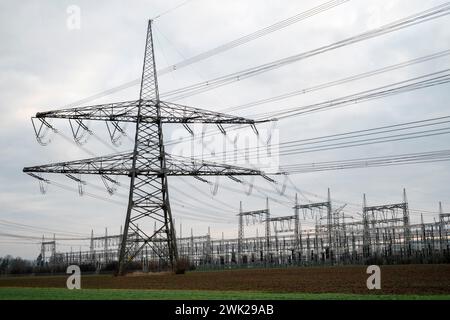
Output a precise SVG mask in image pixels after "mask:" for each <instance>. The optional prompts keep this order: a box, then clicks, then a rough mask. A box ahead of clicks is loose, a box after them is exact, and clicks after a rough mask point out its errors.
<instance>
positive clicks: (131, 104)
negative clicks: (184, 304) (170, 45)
mask: <svg viewBox="0 0 450 320" xmlns="http://www.w3.org/2000/svg"><path fill="white" fill-rule="evenodd" d="M48 118H64V119H69V122H70V125H71V129H72V133H73V135H74V138H75V140H76V141H77V142H79V141H80V139H81V136H82V134H81V133H83V132H86V131H87V132H90V131H89V129H88V128H87V127H86V125H85V124H84V123H83V121H84V120H99V121H105V122H106V124H107V126H108V132H109V134H110V137H111V140H112V141H113V142H114V141H115V140H116V138H117V134H118V133H123V130H122V128H121V127H120V122H133V123H135V124H136V133H135V139H134V149H133V151H132V152H127V153H119V154H114V155H111V156H105V157H96V158H90V159H83V160H77V161H70V162H61V163H54V164H49V165H42V166H35V167H26V168H24V169H23V171H24V172H26V173H29V174H30V175H31V176H33V177H35V178H38V179H40V182H42V181H48V180H45V179H43V178H42V177H40V176H39V175H36V174H34V173H62V174H66V175H67V176H68V177H69V178H71V179H73V180H76V181H78V182H79V183H80V182H81V179H78V178H76V177H75V176H73V174H97V175H101V176H102V178H104V179H107V180H109V181H112V182H114V180H113V179H112V178H110V177H109V176H111V175H125V176H129V177H130V179H131V181H130V192H129V199H128V208H127V212H126V218H125V225H124V232H123V237H122V242H121V248H120V255H119V274H123V273H124V272H125V270H126V266H127V264H128V263H129V262H131V261H132V260H133V259H134V258H135V257H136V256H137V255H138V254H139V253H140V252H141V251H142V249H143V248H145V247H149V248H150V249H151V250H153V251H154V252H155V253H156V254H157V256H159V257H160V258H161V259H162V260H163V261H166V262H168V263H170V265H171V266H172V268H173V267H174V266H175V265H176V261H177V259H178V255H177V247H176V239H175V229H174V226H173V223H172V212H171V209H170V202H169V190H168V183H167V177H168V176H195V177H197V176H201V175H206V176H208V175H225V176H229V177H231V178H232V177H233V176H235V175H262V176H263V177H265V178H266V179H269V180H270V178H268V177H266V176H265V175H264V173H263V172H261V171H259V170H254V169H248V168H243V167H238V166H231V165H224V164H217V163H214V162H205V161H197V160H195V159H191V158H189V159H188V158H184V157H180V156H173V155H169V154H167V153H166V152H165V151H164V141H163V130H162V125H163V124H164V123H181V124H183V125H184V126H187V124H189V123H214V124H217V126H219V128H220V129H221V130H223V128H222V127H221V125H222V124H249V125H251V126H252V128H253V129H254V130H255V131H256V128H255V123H256V122H265V121H254V120H251V119H246V118H242V117H236V116H232V115H227V114H223V113H218V112H212V111H207V110H202V109H198V108H192V107H188V106H184V105H179V104H173V103H168V102H164V101H160V100H159V93H158V80H157V74H156V67H155V58H154V50H153V38H152V21H151V20H149V22H148V28H147V37H146V45H145V54H144V63H143V69H142V79H141V87H140V94H139V99H138V100H134V101H126V102H120V103H110V104H102V105H94V106H84V107H76V108H70V109H60V110H54V111H47V112H38V113H37V114H36V117H35V118H34V119H33V118H32V121H33V120H34V121H36V120H37V121H40V127H36V125H35V123H34V121H33V126H34V129H35V132H36V136H37V139H38V141H40V140H41V138H42V136H41V132H42V131H43V128H44V129H45V127H47V128H50V129H52V130H54V131H55V129H54V128H53V127H52V126H51V125H50V124H49V123H48V121H47V120H46V119H48ZM73 122H75V124H73ZM44 131H45V130H44ZM256 132H257V131H256ZM199 179H201V180H204V179H202V178H199ZM104 182H105V180H104ZM143 219H146V220H145V221H147V222H148V221H149V220H151V222H154V225H155V227H154V230H153V231H150V230H148V229H149V228H147V229H145V227H142V224H141V226H139V225H138V223H139V222H141V223H142V222H143ZM147 227H148V223H147ZM144 229H145V230H144Z"/></svg>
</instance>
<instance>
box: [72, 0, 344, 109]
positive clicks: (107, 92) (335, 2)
mask: <svg viewBox="0 0 450 320" xmlns="http://www.w3.org/2000/svg"><path fill="white" fill-rule="evenodd" d="M348 1H350V0H332V1H327V2H325V3H323V4H321V5H319V6H317V7H314V8H312V9H309V10H307V11H304V12H301V13H299V14H296V15H294V16H292V17H290V18H287V19H284V20H282V21H279V22H277V23H274V24H272V25H270V26H268V27H265V28H262V29H259V30H257V31H255V32H253V33H250V34H248V35H246V36H243V37H240V38H238V39H235V40H232V41H230V42H227V43H225V44H222V45H220V46H218V47H216V48H213V49H210V50H207V51H205V52H202V53H200V54H198V55H196V56H193V57H190V58H187V59H185V60H183V61H180V62H177V63H176V64H173V65H170V66H167V67H165V68H163V69H160V70H158V76H163V75H165V74H168V73H170V72H172V71H175V70H179V69H181V68H184V67H186V66H189V65H192V64H194V63H196V62H199V61H202V60H204V59H207V58H210V57H212V56H214V55H217V54H219V53H221V52H224V51H227V50H230V49H233V48H236V47H238V46H241V45H243V44H245V43H248V42H250V41H253V40H255V39H259V38H261V37H263V36H265V35H268V34H270V33H272V32H275V31H277V30H280V29H283V28H285V27H287V26H290V25H292V24H294V23H297V22H300V21H302V20H305V19H307V18H309V17H312V16H315V15H317V14H319V13H321V12H324V11H327V10H329V9H332V8H334V7H336V6H339V5H341V4H343V3H345V2H348ZM187 2H188V1H185V2H183V3H182V4H180V5H179V6H177V7H175V8H172V9H170V11H172V10H174V9H176V8H178V7H181V6H182V5H185V4H186V3H187ZM166 13H168V12H166ZM166 13H164V14H166ZM161 15H162V14H160V15H159V16H161ZM140 81H141V79H140V78H139V79H134V80H131V81H128V82H126V83H123V84H121V85H119V86H116V87H114V88H110V89H108V90H105V91H102V92H99V93H97V94H94V95H91V96H88V97H86V98H84V99H81V100H78V101H75V102H73V103H70V104H68V105H67V106H66V107H67V108H69V107H74V106H79V105H81V104H84V103H88V102H90V101H93V100H96V99H99V98H102V97H105V96H107V95H111V94H114V93H116V92H119V91H122V90H125V89H128V88H131V87H133V86H135V85H138V84H140Z"/></svg>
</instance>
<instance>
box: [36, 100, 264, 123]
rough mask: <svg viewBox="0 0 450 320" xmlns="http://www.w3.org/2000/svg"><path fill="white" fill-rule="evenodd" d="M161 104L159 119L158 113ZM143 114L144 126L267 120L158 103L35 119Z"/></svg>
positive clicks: (94, 108) (125, 104)
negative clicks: (156, 110) (152, 124)
mask: <svg viewBox="0 0 450 320" xmlns="http://www.w3.org/2000/svg"><path fill="white" fill-rule="evenodd" d="M157 103H158V104H159V107H160V114H159V116H158V115H157V113H156V112H155V109H156V104H157ZM139 108H141V112H140V116H139V118H140V121H141V122H144V123H157V122H162V123H217V124H222V123H223V124H227V123H229V124H250V125H252V124H255V123H259V122H266V121H267V120H258V121H256V120H252V119H247V118H243V117H238V116H233V115H229V114H225V113H220V112H213V111H208V110H204V109H199V108H194V107H189V106H185V105H180V104H175V103H170V102H164V101H155V100H133V101H124V102H117V103H107V104H99V105H93V106H84V107H76V108H68V109H60V110H51V111H45V112H38V113H36V118H40V119H45V118H57V119H76V120H100V121H122V122H137V120H138V115H139Z"/></svg>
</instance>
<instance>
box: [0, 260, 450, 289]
mask: <svg viewBox="0 0 450 320" xmlns="http://www.w3.org/2000/svg"><path fill="white" fill-rule="evenodd" d="M67 277H68V276H27V277H8V278H0V287H41V288H46V287H50V288H65V287H66V279H67ZM368 277H369V275H368V274H366V267H365V266H344V267H342V266H339V267H303V268H287V269H240V270H229V271H207V272H188V273H186V274H184V275H175V274H167V273H166V274H152V273H148V274H142V273H141V274H133V275H128V276H125V277H114V276H112V275H85V276H83V275H82V278H81V284H82V288H86V289H153V290H217V291H260V292H283V293H294V292H297V293H356V294H450V265H443V264H442V265H396V266H381V290H368V289H367V287H366V280H367V278H368Z"/></svg>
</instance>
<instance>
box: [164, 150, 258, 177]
mask: <svg viewBox="0 0 450 320" xmlns="http://www.w3.org/2000/svg"><path fill="white" fill-rule="evenodd" d="M166 170H167V174H168V175H171V176H185V175H191V176H242V175H258V176H264V177H266V176H265V174H264V172H262V171H261V170H256V169H251V168H245V167H240V166H233V165H228V164H222V163H216V162H211V161H202V160H197V159H194V158H186V157H181V156H174V155H170V154H168V155H166Z"/></svg>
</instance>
